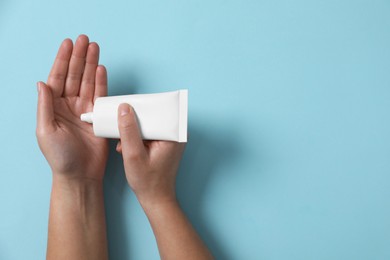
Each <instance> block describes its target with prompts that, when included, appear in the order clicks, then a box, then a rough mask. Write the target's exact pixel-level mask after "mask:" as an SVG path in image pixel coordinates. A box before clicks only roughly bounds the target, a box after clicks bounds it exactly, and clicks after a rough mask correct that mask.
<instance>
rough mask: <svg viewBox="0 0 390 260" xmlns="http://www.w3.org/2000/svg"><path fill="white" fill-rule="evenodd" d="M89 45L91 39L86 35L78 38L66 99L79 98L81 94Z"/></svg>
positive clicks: (66, 85)
mask: <svg viewBox="0 0 390 260" xmlns="http://www.w3.org/2000/svg"><path fill="white" fill-rule="evenodd" d="M88 45H89V39H88V37H87V36H86V35H80V36H79V37H78V38H77V40H76V43H75V45H74V48H73V52H72V57H71V58H70V61H69V69H68V74H67V76H66V80H65V89H64V93H63V95H64V96H66V97H73V96H77V95H78V93H79V90H80V83H81V78H82V76H83V72H84V67H85V58H86V55H87V49H88Z"/></svg>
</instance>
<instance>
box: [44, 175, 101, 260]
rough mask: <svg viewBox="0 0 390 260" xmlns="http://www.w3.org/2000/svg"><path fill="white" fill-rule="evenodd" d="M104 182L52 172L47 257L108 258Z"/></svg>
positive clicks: (75, 258) (57, 259)
mask: <svg viewBox="0 0 390 260" xmlns="http://www.w3.org/2000/svg"><path fill="white" fill-rule="evenodd" d="M107 258H108V257H107V238H106V224H105V215H104V198H103V182H102V181H96V180H75V179H73V180H69V179H66V178H63V177H59V176H56V174H53V186H52V193H51V200H50V216H49V234H48V246H47V259H48V260H51V259H55V260H61V259H74V260H77V259H107Z"/></svg>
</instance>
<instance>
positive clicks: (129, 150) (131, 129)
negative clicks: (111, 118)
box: [118, 104, 146, 158]
mask: <svg viewBox="0 0 390 260" xmlns="http://www.w3.org/2000/svg"><path fill="white" fill-rule="evenodd" d="M118 127H119V134H120V138H121V147H122V154H123V157H124V158H143V157H144V156H145V155H146V150H145V147H144V144H143V142H142V138H141V133H140V130H139V128H138V123H137V119H136V115H135V113H134V110H133V108H132V107H131V106H129V105H128V104H121V105H120V106H119V108H118Z"/></svg>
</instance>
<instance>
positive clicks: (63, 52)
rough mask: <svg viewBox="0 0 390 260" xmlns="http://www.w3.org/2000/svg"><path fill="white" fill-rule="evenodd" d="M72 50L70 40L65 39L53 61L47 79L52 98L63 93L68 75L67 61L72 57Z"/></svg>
mask: <svg viewBox="0 0 390 260" xmlns="http://www.w3.org/2000/svg"><path fill="white" fill-rule="evenodd" d="M72 50H73V42H72V40H71V39H65V40H64V41H63V42H62V44H61V46H60V48H59V49H58V53H57V56H56V59H55V60H54V64H53V67H52V68H51V71H50V74H49V78H48V79H47V85H49V86H50V89H51V91H52V93H53V96H54V97H60V96H62V92H63V91H64V86H65V79H66V75H67V73H68V66H69V60H70V56H71V55H72Z"/></svg>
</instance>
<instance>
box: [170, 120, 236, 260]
mask: <svg viewBox="0 0 390 260" xmlns="http://www.w3.org/2000/svg"><path fill="white" fill-rule="evenodd" d="M196 125H201V124H196ZM207 128H208V130H207V134H206V132H205V131H206V130H205V129H201V128H199V127H195V126H192V125H191V126H190V127H189V141H188V144H187V147H186V151H185V154H184V157H183V159H182V162H181V165H180V172H179V176H178V178H177V193H178V199H179V201H180V204H181V205H182V208H183V210H184V211H185V212H186V214H187V215H188V217H189V218H190V219H191V222H192V223H193V225H194V227H195V228H196V229H197V231H198V232H199V234H200V236H201V237H202V239H203V240H204V241H205V243H206V244H207V245H208V247H209V249H210V250H211V251H212V253H213V255H214V257H215V258H216V259H225V260H229V259H230V258H229V255H228V254H227V250H226V249H224V247H223V245H221V244H220V242H219V241H218V238H217V237H216V235H215V234H213V233H212V230H213V228H212V227H211V226H210V225H209V224H208V223H207V221H205V218H204V216H203V212H202V209H203V208H204V207H203V204H202V202H203V201H206V200H207V198H205V195H206V190H207V188H208V184H209V182H210V180H211V178H212V176H213V175H214V174H216V173H217V172H218V171H216V168H217V167H218V165H219V164H224V165H227V164H229V163H233V162H234V160H235V159H237V158H238V157H239V154H240V152H239V149H240V147H239V146H238V143H237V142H236V140H238V138H237V133H234V132H232V131H234V129H233V128H230V129H221V128H222V126H220V127H217V126H215V125H212V126H210V125H209V124H208V127H207ZM209 129H213V130H214V131H215V130H216V132H213V131H211V130H209ZM229 131H230V132H229ZM221 133H223V134H221Z"/></svg>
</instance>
